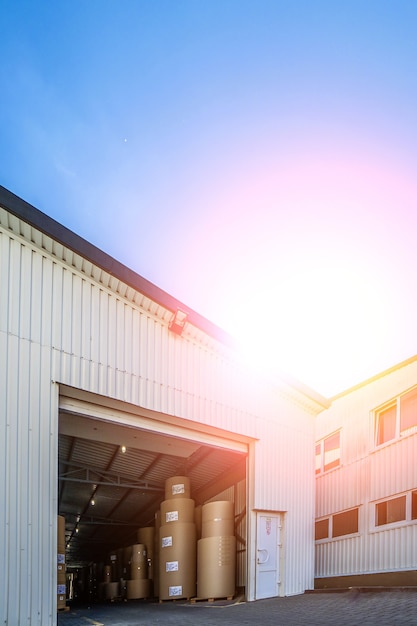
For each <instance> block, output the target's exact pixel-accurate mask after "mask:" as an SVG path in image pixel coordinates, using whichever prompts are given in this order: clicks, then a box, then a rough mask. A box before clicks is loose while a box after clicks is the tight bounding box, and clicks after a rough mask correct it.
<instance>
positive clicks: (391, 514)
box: [375, 496, 406, 526]
mask: <svg viewBox="0 0 417 626" xmlns="http://www.w3.org/2000/svg"><path fill="white" fill-rule="evenodd" d="M405 511H406V496H400V497H399V498H392V499H391V500H385V501H384V502H379V503H378V504H377V505H376V511H375V526H383V525H384V524H392V523H393V522H402V521H404V520H405V519H406V515H405Z"/></svg>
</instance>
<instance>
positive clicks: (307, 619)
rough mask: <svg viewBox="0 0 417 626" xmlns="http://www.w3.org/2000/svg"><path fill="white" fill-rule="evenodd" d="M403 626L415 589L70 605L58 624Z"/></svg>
mask: <svg viewBox="0 0 417 626" xmlns="http://www.w3.org/2000/svg"><path fill="white" fill-rule="evenodd" d="M219 624H221V626H246V625H248V624H250V625H251V626H253V625H256V626H303V625H305V624H306V625H307V624H308V625H309V626H330V625H331V626H369V625H370V624H377V625H378V626H408V625H410V624H412V625H414V626H416V625H417V591H416V590H414V591H412V590H395V591H378V592H377V591H363V590H350V591H345V592H339V593H307V594H303V595H299V596H292V597H289V598H274V599H269V600H258V601H256V602H247V603H245V602H243V601H242V600H240V601H239V599H237V600H234V601H232V602H220V601H216V602H213V603H207V602H197V603H195V604H192V603H189V602H185V601H183V602H182V601H177V602H164V603H161V604H160V603H158V602H151V601H143V600H137V601H130V602H126V603H123V602H121V603H119V604H116V603H113V604H103V605H95V606H91V607H83V608H81V607H71V609H70V610H69V611H67V612H65V613H64V612H60V613H59V614H58V626H91V625H93V626H156V625H161V626H162V625H163V626H165V625H175V626H200V625H201V626H211V625H216V626H218V625H219Z"/></svg>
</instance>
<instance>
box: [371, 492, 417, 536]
mask: <svg viewBox="0 0 417 626" xmlns="http://www.w3.org/2000/svg"><path fill="white" fill-rule="evenodd" d="M402 497H405V519H401V520H397V521H393V522H386V523H384V524H377V518H378V514H377V507H378V506H379V505H381V504H383V503H385V502H390V501H392V500H396V499H399V498H402ZM370 504H371V505H372V506H371V507H370V509H369V515H370V531H371V532H383V531H386V530H390V529H393V528H402V527H403V526H410V524H417V487H415V488H414V489H410V490H408V491H402V492H400V493H395V494H392V495H390V496H386V497H385V498H379V499H378V500H375V501H373V502H372V503H370ZM413 514H414V515H415V517H413Z"/></svg>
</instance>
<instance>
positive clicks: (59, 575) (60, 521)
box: [57, 515, 67, 610]
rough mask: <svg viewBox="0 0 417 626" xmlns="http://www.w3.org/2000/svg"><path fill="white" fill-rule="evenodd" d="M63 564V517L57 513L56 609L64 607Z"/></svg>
mask: <svg viewBox="0 0 417 626" xmlns="http://www.w3.org/2000/svg"><path fill="white" fill-rule="evenodd" d="M65 567H66V564H65V517H63V516H62V515H58V540H57V609H58V610H60V609H64V608H65V605H66V600H67V590H66V569H65Z"/></svg>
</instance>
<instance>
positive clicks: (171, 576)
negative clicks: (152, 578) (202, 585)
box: [157, 522, 197, 600]
mask: <svg viewBox="0 0 417 626" xmlns="http://www.w3.org/2000/svg"><path fill="white" fill-rule="evenodd" d="M160 545H161V549H160V553H159V578H158V581H157V584H158V592H159V597H160V599H161V600H169V599H172V598H176V597H178V598H191V597H193V596H194V595H195V592H196V577H197V536H196V527H195V524H194V523H191V522H184V523H181V522H178V523H176V524H165V525H164V526H161V528H160Z"/></svg>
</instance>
